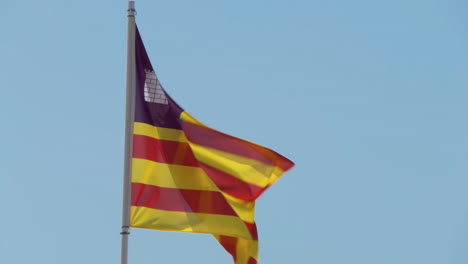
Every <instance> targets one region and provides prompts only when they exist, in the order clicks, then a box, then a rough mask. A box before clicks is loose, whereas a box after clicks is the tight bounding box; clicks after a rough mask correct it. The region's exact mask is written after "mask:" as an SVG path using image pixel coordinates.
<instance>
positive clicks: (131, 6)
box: [127, 1, 136, 16]
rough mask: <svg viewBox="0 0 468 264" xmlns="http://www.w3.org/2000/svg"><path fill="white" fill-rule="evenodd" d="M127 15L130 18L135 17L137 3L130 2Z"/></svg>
mask: <svg viewBox="0 0 468 264" xmlns="http://www.w3.org/2000/svg"><path fill="white" fill-rule="evenodd" d="M127 14H128V16H135V15H136V9H135V1H128V9H127Z"/></svg>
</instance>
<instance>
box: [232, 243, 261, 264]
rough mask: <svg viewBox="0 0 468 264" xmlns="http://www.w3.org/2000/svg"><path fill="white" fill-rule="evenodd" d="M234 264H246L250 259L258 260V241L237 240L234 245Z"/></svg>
mask: <svg viewBox="0 0 468 264" xmlns="http://www.w3.org/2000/svg"><path fill="white" fill-rule="evenodd" d="M236 253H237V261H236V264H247V261H249V259H250V257H253V258H254V259H256V260H257V259H258V241H254V240H250V239H249V240H247V239H242V238H239V239H237V245H236Z"/></svg>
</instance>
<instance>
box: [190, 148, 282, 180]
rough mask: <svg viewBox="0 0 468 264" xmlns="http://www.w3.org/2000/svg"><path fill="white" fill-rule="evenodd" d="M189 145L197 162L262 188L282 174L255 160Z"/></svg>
mask: <svg viewBox="0 0 468 264" xmlns="http://www.w3.org/2000/svg"><path fill="white" fill-rule="evenodd" d="M189 144H190V147H191V148H192V151H193V154H194V155H195V157H196V158H197V160H199V161H201V162H203V163H205V164H208V165H210V166H211V167H214V168H216V169H218V170H221V171H223V172H225V173H228V174H230V175H232V176H234V177H236V178H238V179H240V180H242V181H245V182H248V183H251V184H254V185H257V186H259V187H262V188H264V187H266V186H268V185H270V184H272V183H273V182H275V181H276V180H277V179H278V178H279V177H280V176H281V174H283V171H282V170H281V169H280V168H278V167H275V166H270V165H267V164H265V163H263V162H260V161H257V160H253V159H249V158H246V157H242V156H238V155H235V154H231V153H227V152H224V151H220V150H216V149H212V148H207V147H203V146H200V145H197V144H194V143H191V142H189Z"/></svg>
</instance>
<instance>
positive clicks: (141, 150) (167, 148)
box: [133, 135, 198, 167]
mask: <svg viewBox="0 0 468 264" xmlns="http://www.w3.org/2000/svg"><path fill="white" fill-rule="evenodd" d="M133 157H134V158H138V159H147V160H152V161H156V162H160V163H167V164H176V165H185V166H193V167H198V163H197V160H196V159H195V157H194V156H193V153H192V150H191V149H190V146H189V144H188V143H185V142H178V141H170V140H161V139H155V138H152V137H148V136H142V135H133Z"/></svg>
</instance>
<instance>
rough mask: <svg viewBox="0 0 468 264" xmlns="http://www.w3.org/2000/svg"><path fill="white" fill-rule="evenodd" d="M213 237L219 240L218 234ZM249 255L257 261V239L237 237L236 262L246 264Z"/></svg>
mask: <svg viewBox="0 0 468 264" xmlns="http://www.w3.org/2000/svg"><path fill="white" fill-rule="evenodd" d="M214 238H215V239H216V240H218V242H220V236H217V235H214ZM250 257H252V258H254V259H255V260H257V261H258V241H256V240H251V239H243V238H238V239H237V241H236V259H237V261H236V264H247V261H248V260H249V258H250Z"/></svg>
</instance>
